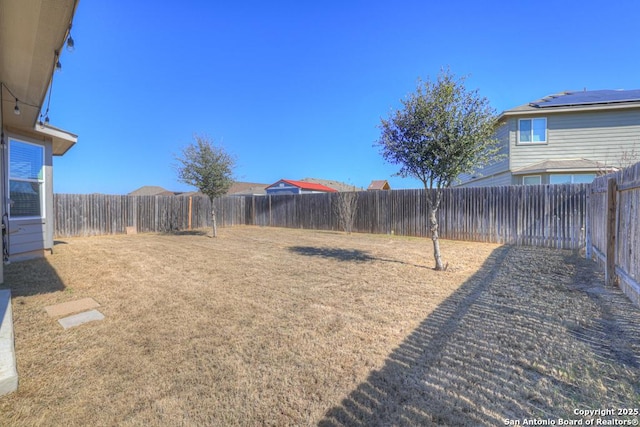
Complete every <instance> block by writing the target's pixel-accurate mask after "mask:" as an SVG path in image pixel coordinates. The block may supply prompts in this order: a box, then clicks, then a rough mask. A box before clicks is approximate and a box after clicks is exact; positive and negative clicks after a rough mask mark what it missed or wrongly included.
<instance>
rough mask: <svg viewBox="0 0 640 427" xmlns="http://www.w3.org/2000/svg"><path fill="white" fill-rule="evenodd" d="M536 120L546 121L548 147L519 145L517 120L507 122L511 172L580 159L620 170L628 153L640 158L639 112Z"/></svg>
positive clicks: (577, 115) (548, 117) (609, 112)
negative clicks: (553, 161) (625, 154)
mask: <svg viewBox="0 0 640 427" xmlns="http://www.w3.org/2000/svg"><path fill="white" fill-rule="evenodd" d="M529 117H531V116H521V117H520V118H529ZM535 117H546V118H547V143H546V144H518V143H517V132H518V118H510V119H509V120H508V128H509V134H510V135H509V146H510V152H511V169H512V170H517V169H520V168H523V167H526V166H529V165H532V164H534V163H539V162H542V161H545V160H563V159H579V158H583V159H589V160H596V161H599V162H603V163H605V164H607V165H610V166H614V167H617V166H620V165H619V162H620V159H621V158H622V157H623V155H624V153H625V152H627V153H629V152H630V151H631V150H634V149H635V152H636V153H637V154H640V109H638V110H635V109H634V110H610V111H599V112H584V113H580V112H577V113H576V112H574V113H557V112H556V113H555V114H548V115H547V116H541V115H536V116H535Z"/></svg>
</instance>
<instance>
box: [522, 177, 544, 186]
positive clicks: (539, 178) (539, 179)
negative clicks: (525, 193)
mask: <svg viewBox="0 0 640 427" xmlns="http://www.w3.org/2000/svg"><path fill="white" fill-rule="evenodd" d="M525 178H538V182H537V183H536V184H527V183H525V182H524V180H525ZM522 185H542V175H525V176H523V177H522Z"/></svg>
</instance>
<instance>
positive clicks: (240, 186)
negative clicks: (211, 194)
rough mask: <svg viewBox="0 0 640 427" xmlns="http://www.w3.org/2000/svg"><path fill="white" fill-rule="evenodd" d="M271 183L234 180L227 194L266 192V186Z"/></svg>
mask: <svg viewBox="0 0 640 427" xmlns="http://www.w3.org/2000/svg"><path fill="white" fill-rule="evenodd" d="M268 185H269V184H260V183H257V182H234V183H233V184H232V185H231V188H229V191H227V195H243V194H246V195H252V194H266V191H265V188H267V186H268Z"/></svg>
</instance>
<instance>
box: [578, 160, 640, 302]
mask: <svg viewBox="0 0 640 427" xmlns="http://www.w3.org/2000/svg"><path fill="white" fill-rule="evenodd" d="M639 207H640V163H638V164H636V165H634V166H632V167H629V168H626V169H624V170H622V171H619V172H616V173H613V174H609V175H605V176H602V177H598V178H596V179H595V180H594V181H593V183H592V185H591V188H590V194H589V209H588V219H589V226H588V228H589V234H588V237H589V239H588V245H587V256H589V257H594V258H595V259H596V260H598V261H599V262H600V263H602V264H603V265H604V266H605V274H606V277H607V279H608V280H607V282H608V283H615V282H618V283H619V285H620V288H621V289H622V290H623V291H624V293H625V294H626V295H627V296H628V297H629V299H631V300H632V301H634V302H635V303H636V304H637V305H640V225H639V223H640V209H639Z"/></svg>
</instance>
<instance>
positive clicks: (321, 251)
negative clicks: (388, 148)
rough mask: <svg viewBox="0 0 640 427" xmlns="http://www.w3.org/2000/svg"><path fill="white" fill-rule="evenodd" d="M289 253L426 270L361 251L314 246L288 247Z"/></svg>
mask: <svg viewBox="0 0 640 427" xmlns="http://www.w3.org/2000/svg"><path fill="white" fill-rule="evenodd" d="M289 250H290V251H291V252H295V253H297V254H299V255H303V256H310V257H321V258H329V259H335V260H338V261H342V262H372V261H382V262H393V263H397V264H406V265H411V266H413V267H417V268H428V267H425V266H423V265H415V264H409V263H406V262H404V261H399V260H395V259H389V258H380V257H376V256H373V255H371V254H370V252H369V251H363V250H361V249H343V248H326V247H316V246H291V247H289Z"/></svg>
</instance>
